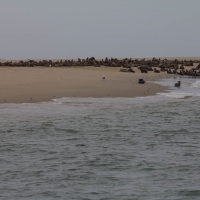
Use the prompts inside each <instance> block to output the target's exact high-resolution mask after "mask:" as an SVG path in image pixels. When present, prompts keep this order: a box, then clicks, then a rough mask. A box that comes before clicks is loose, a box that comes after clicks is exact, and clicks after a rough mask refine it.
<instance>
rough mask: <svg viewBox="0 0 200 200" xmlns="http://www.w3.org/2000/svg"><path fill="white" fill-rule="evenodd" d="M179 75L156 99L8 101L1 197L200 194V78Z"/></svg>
mask: <svg viewBox="0 0 200 200" xmlns="http://www.w3.org/2000/svg"><path fill="white" fill-rule="evenodd" d="M177 81H178V79H173V78H170V79H166V80H164V81H162V82H159V84H162V85H167V86H169V91H168V92H165V93H160V94H158V95H156V96H152V97H144V98H99V99H95V98H62V99H54V100H53V101H52V102H47V103H35V104H34V103H29V104H0V199H2V200H4V199H20V200H21V199H76V200H79V199H80V200H82V199H85V200H86V199H91V200H100V199H102V200H103V199H108V200H112V199H113V200H114V199H115V200H117V199H120V200H121V199H131V200H132V199H137V200H164V199H166V200H168V199H170V200H172V199H173V200H186V199H187V200H191V199H192V200H196V199H197V200H199V199H200V107H199V103H200V79H189V78H182V79H181V87H180V88H175V89H174V87H173V85H174V83H175V82H177ZM172 88H173V90H170V89H172Z"/></svg>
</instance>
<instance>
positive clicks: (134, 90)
mask: <svg viewBox="0 0 200 200" xmlns="http://www.w3.org/2000/svg"><path fill="white" fill-rule="evenodd" d="M171 76H173V77H181V76H189V77H195V78H196V77H199V76H200V60H198V59H190V60H188V59H187V60H186V59H184V58H183V59H166V58H165V59H160V58H158V59H156V58H152V59H132V58H123V59H117V58H105V59H96V58H94V57H91V58H86V59H80V58H78V59H76V60H72V59H70V60H21V61H8V60H0V92H1V95H0V103H25V102H44V101H51V100H52V99H54V98H62V97H95V98H102V97H142V96H149V95H156V93H158V92H163V91H165V90H167V89H168V87H164V86H160V85H157V84H154V81H156V80H158V79H162V78H166V77H171ZM139 79H143V80H144V82H145V84H139V83H138V80H139Z"/></svg>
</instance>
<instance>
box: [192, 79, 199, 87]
mask: <svg viewBox="0 0 200 200" xmlns="http://www.w3.org/2000/svg"><path fill="white" fill-rule="evenodd" d="M191 87H192V88H200V81H196V82H194V83H192V84H191Z"/></svg>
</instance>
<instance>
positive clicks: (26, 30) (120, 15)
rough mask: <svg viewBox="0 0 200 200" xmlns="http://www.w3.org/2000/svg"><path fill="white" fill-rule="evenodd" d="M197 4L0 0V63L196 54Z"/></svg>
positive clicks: (175, 0)
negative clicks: (28, 60) (4, 60)
mask: <svg viewBox="0 0 200 200" xmlns="http://www.w3.org/2000/svg"><path fill="white" fill-rule="evenodd" d="M199 8H200V1H199V0H190V1H189V0H0V22H1V23H0V59H28V58H29V59H54V58H58V59H60V58H63V59H65V58H66V59H67V58H78V57H80V58H84V57H91V56H95V57H96V58H104V57H106V56H107V57H119V58H121V57H141V58H142V57H174V56H179V57H180V56H200V22H199V19H200V10H199Z"/></svg>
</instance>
